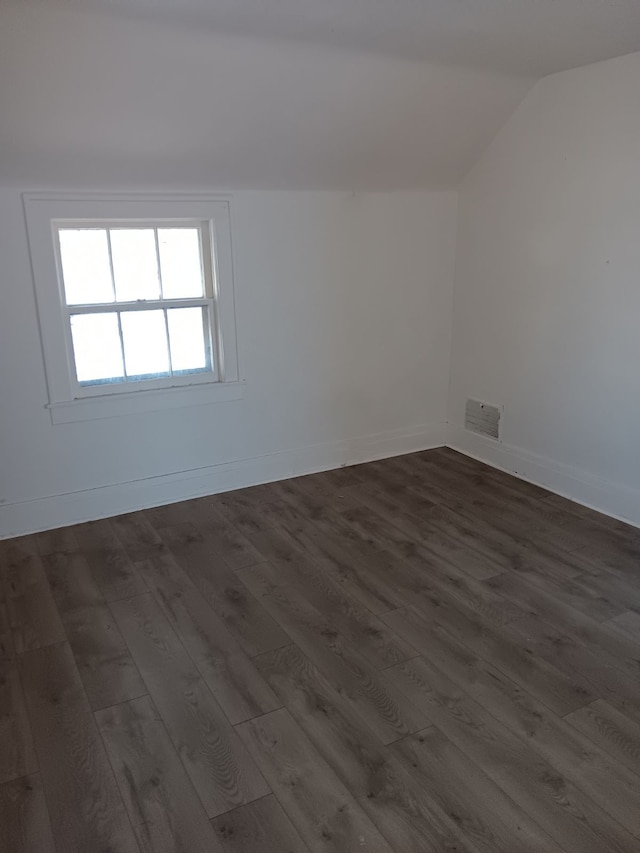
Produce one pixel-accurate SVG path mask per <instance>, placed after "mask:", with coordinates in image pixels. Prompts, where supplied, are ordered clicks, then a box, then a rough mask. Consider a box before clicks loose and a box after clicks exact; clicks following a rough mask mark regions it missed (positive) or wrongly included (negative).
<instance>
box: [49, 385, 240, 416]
mask: <svg viewBox="0 0 640 853" xmlns="http://www.w3.org/2000/svg"><path fill="white" fill-rule="evenodd" d="M245 387H246V385H245V383H244V382H210V383H207V384H202V385H184V386H182V387H180V386H177V387H174V388H162V389H161V390H155V391H138V392H135V393H131V392H130V393H126V394H109V395H105V396H103V397H83V398H81V399H77V400H68V401H65V402H62V403H50V404H49V405H48V406H47V408H48V409H49V414H50V415H51V422H52V423H54V424H69V423H75V422H76V421H94V420H99V419H100V418H115V417H120V416H121V415H135V414H139V413H143V412H158V411H161V410H163V409H182V408H184V407H185V406H206V405H208V404H210V403H225V402H228V401H231V400H241V399H242V398H243V397H244V392H245Z"/></svg>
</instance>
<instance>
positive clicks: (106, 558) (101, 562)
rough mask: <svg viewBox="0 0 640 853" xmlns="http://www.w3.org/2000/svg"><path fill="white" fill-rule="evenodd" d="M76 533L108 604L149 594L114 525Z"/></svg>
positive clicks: (80, 529) (97, 523) (79, 529)
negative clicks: (144, 593) (145, 593)
mask: <svg viewBox="0 0 640 853" xmlns="http://www.w3.org/2000/svg"><path fill="white" fill-rule="evenodd" d="M115 521H116V519H114V522H115ZM74 532H75V537H76V539H77V540H78V544H79V547H80V548H81V550H82V554H83V555H84V557H85V558H86V559H87V561H88V563H89V565H90V567H91V572H92V575H93V577H94V578H95V580H96V582H97V583H98V585H99V587H100V589H101V591H102V594H103V596H104V598H105V600H106V601H117V600H118V599H120V598H129V597H130V596H132V595H140V594H141V593H143V592H146V588H145V585H144V583H143V581H142V579H141V578H140V576H139V575H138V574H137V572H136V570H135V568H134V566H133V563H132V561H131V559H130V557H129V556H128V555H127V553H126V551H125V549H124V547H123V545H122V544H121V542H120V541H119V538H118V537H117V536H116V534H115V532H114V529H113V527H112V525H111V522H110V521H108V520H106V521H92V522H89V523H88V524H81V525H78V526H77V527H76V528H75V529H74Z"/></svg>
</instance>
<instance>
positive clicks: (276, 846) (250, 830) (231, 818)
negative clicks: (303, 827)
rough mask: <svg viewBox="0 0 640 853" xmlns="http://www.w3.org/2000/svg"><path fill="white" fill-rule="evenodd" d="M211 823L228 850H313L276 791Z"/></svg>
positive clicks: (294, 852) (252, 852) (283, 852)
mask: <svg viewBox="0 0 640 853" xmlns="http://www.w3.org/2000/svg"><path fill="white" fill-rule="evenodd" d="M211 823H212V824H213V828H214V829H215V831H216V833H217V835H218V838H219V839H220V841H221V843H222V846H223V847H224V849H225V853H309V848H308V847H307V845H306V844H305V843H304V841H303V840H302V838H300V834H299V833H298V831H297V829H296V828H295V827H294V825H293V824H292V823H291V821H290V820H289V818H288V817H287V815H286V814H285V812H284V810H283V808H282V806H281V805H280V803H279V802H278V801H277V800H276V798H275V797H274V796H273V795H272V794H271V795H270V796H268V797H263V798H262V799H261V800H256V801H255V802H253V803H249V804H248V805H246V806H240V807H239V808H237V809H234V810H233V811H232V812H227V814H224V815H220V817H217V818H214V819H213V820H212V821H211Z"/></svg>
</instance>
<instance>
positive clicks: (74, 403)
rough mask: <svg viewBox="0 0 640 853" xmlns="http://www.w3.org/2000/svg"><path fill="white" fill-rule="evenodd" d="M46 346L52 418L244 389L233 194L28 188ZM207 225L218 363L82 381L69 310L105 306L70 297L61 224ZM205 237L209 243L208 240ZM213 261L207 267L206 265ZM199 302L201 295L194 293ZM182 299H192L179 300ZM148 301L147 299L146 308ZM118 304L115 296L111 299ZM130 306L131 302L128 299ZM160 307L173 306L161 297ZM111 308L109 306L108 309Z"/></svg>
mask: <svg viewBox="0 0 640 853" xmlns="http://www.w3.org/2000/svg"><path fill="white" fill-rule="evenodd" d="M23 202H24V208H25V217H26V223H27V231H28V238H29V248H30V253H31V264H32V270H33V278H34V285H35V293H36V301H37V308H38V317H39V323H40V335H41V339H42V351H43V357H44V366H45V372H46V377H47V386H48V393H49V402H48V409H49V411H50V413H51V418H52V421H53V422H54V423H59V422H70V421H77V420H87V419H94V418H99V417H111V416H114V415H120V414H129V413H135V412H142V411H149V410H154V409H164V408H177V407H182V406H185V405H197V404H199V403H210V402H217V401H224V400H233V399H239V398H240V397H241V396H243V390H244V384H243V383H242V382H241V381H240V376H239V369H238V352H237V341H236V320H235V298H234V286H233V263H232V247H231V214H230V199H229V198H228V197H220V196H214V197H204V196H164V195H163V196H151V195H121V194H109V195H105V194H100V195H97V194H96V195H85V194H66V193H62V194H61V193H25V194H24V195H23ZM194 223H196V224H199V225H202V226H203V232H204V233H205V239H204V240H203V246H202V250H203V263H204V265H205V279H208V281H209V283H210V284H209V292H208V293H207V292H206V293H205V298H206V300H207V302H208V306H209V307H208V310H209V312H210V313H209V320H210V327H211V332H212V341H211V346H212V352H213V368H214V369H213V371H210V372H206V373H194V374H189V375H187V376H175V377H169V378H161V379H151V380H142V381H140V382H122V383H113V384H101V385H82V386H80V385H79V383H78V382H77V379H76V371H75V361H74V356H73V347H72V341H71V328H70V322H69V317H70V315H71V314H73V313H82V312H83V311H85V310H86V311H94V312H95V311H100V310H103V308H102V306H86V309H85V308H84V307H83V306H80V310H78V307H79V306H72V305H67V304H66V300H65V297H64V289H63V287H64V286H63V281H62V271H61V264H60V256H59V241H58V236H57V230H58V228H60V227H79V226H91V225H93V226H96V225H97V226H105V227H108V226H109V225H112V226H118V225H125V226H126V225H147V226H158V225H165V224H166V225H167V226H171V225H174V226H175V225H178V224H182V225H186V224H191V225H192V224H194ZM207 244H208V245H207ZM207 265H209V268H207ZM196 301H198V302H199V303H202V302H203V300H202V299H200V300H196ZM178 302H179V304H180V306H182V307H184V306H185V305H186V304H187V301H186V300H185V301H183V300H179V301H177V302H176V304H178ZM150 304H151V303H146V304H145V307H146V308H148V307H149V306H150ZM110 307H111V310H117V309H118V304H117V303H115V304H114V305H113V306H110ZM129 307H134V306H133V305H130V306H129ZM163 307H170V306H169V304H168V301H166V300H165V301H164V305H163ZM104 310H106V309H104Z"/></svg>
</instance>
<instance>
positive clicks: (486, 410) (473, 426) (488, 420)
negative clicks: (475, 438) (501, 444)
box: [464, 399, 502, 441]
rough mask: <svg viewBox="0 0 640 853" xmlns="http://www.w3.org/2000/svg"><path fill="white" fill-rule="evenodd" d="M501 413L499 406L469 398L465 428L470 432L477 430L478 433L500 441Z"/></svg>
mask: <svg viewBox="0 0 640 853" xmlns="http://www.w3.org/2000/svg"><path fill="white" fill-rule="evenodd" d="M501 414H502V412H501V409H500V407H499V406H491V405H489V403H481V402H480V401H479V400H471V399H469V400H467V405H466V408H465V413H464V428H465V429H468V430H469V432H477V433H478V435H484V436H486V437H487V438H493V439H495V440H496V441H499V440H500V416H501Z"/></svg>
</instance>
